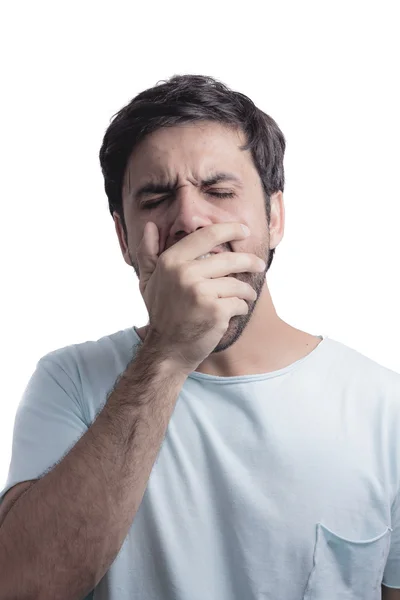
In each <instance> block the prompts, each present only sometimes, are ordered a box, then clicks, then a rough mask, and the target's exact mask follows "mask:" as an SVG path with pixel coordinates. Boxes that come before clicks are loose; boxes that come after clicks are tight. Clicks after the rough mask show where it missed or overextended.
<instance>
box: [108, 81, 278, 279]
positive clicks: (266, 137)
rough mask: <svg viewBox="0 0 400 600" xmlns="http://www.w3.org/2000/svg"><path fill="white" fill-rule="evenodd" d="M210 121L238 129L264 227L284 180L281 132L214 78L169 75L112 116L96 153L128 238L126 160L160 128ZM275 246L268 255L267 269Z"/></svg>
mask: <svg viewBox="0 0 400 600" xmlns="http://www.w3.org/2000/svg"><path fill="white" fill-rule="evenodd" d="M204 120H211V121H217V122H218V123H221V124H226V125H230V126H234V127H240V128H241V130H242V131H243V132H244V133H245V134H246V138H247V144H246V145H244V146H241V150H249V149H250V150H251V154H252V157H253V161H254V164H255V167H256V169H257V171H258V174H259V176H260V179H261V182H262V185H263V189H264V195H265V201H266V203H265V204H266V215H267V222H268V224H269V222H270V217H271V201H270V196H271V195H272V194H273V193H274V192H277V191H279V190H281V191H282V192H283V189H284V183H285V176H284V168H283V156H284V153H285V147H286V142H285V138H284V136H283V133H282V132H281V130H280V129H279V127H278V125H277V124H276V122H275V121H274V119H272V118H271V117H270V116H268V115H267V114H265V113H264V112H263V111H262V110H260V109H259V108H257V107H256V106H255V104H254V103H253V102H252V100H250V98H248V97H247V96H245V95H244V94H241V93H240V92H235V91H233V90H231V89H229V88H228V87H227V86H226V85H224V84H223V83H221V82H219V81H218V80H216V79H214V78H213V77H208V76H203V75H174V76H173V77H171V78H170V79H169V80H167V81H161V82H159V83H157V84H156V85H155V86H154V87H152V88H149V89H147V90H145V91H143V92H141V93H140V94H138V95H137V96H136V97H135V98H133V99H132V100H131V101H130V102H129V104H127V105H126V106H124V107H123V108H122V109H121V110H120V111H119V112H117V113H116V114H115V115H113V117H112V121H111V124H110V125H109V126H108V128H107V130H106V133H105V135H104V138H103V143H102V146H101V149H100V154H99V158H100V165H101V169H102V172H103V176H104V188H105V192H106V194H107V197H108V204H109V210H110V213H111V216H112V215H113V212H114V211H115V212H117V213H118V215H119V216H120V218H121V221H122V225H123V229H124V232H125V236H126V238H127V231H126V223H125V219H124V214H123V206H122V185H123V180H124V174H125V169H126V166H127V162H128V159H129V157H130V155H131V153H132V151H133V149H134V147H135V146H136V144H138V143H139V142H140V141H141V140H142V139H143V138H144V137H145V136H146V135H148V134H149V133H152V132H153V131H155V130H156V129H159V128H160V127H172V126H176V125H179V124H181V123H187V122H193V121H204ZM274 253H275V248H273V249H272V250H271V251H270V257H269V262H268V265H267V270H268V269H269V267H270V266H271V263H272V259H273V256H274Z"/></svg>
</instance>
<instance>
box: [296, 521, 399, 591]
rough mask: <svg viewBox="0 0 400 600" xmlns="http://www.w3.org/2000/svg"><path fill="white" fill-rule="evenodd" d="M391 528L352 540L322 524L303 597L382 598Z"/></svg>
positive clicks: (318, 529)
mask: <svg viewBox="0 0 400 600" xmlns="http://www.w3.org/2000/svg"><path fill="white" fill-rule="evenodd" d="M391 531H393V530H392V529H391V528H390V527H387V528H386V529H385V531H384V532H383V533H381V534H380V535H378V536H377V537H374V538H371V539H368V540H361V541H355V540H348V539H345V538H342V537H340V536H338V535H336V534H335V533H333V531H330V530H329V529H328V528H327V527H325V526H324V525H322V524H321V523H318V525H317V537H316V543H315V548H314V559H313V568H312V570H311V573H310V577H309V579H308V583H307V587H306V591H305V594H304V596H303V600H345V599H346V600H350V599H351V600H378V599H380V598H381V581H382V577H383V572H384V569H385V565H386V561H387V557H388V554H389V549H390V536H391Z"/></svg>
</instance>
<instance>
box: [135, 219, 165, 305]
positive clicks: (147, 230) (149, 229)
mask: <svg viewBox="0 0 400 600" xmlns="http://www.w3.org/2000/svg"><path fill="white" fill-rule="evenodd" d="M159 240H160V234H159V231H158V227H157V225H156V224H155V223H153V222H152V221H148V222H147V223H146V225H145V227H144V230H143V237H142V239H141V241H140V243H139V246H138V247H137V250H136V258H137V261H138V265H139V274H140V284H139V287H140V291H141V293H142V294H143V292H144V290H145V289H146V286H147V283H148V281H149V279H150V277H151V276H152V274H153V273H154V270H155V268H156V264H157V260H158V253H159Z"/></svg>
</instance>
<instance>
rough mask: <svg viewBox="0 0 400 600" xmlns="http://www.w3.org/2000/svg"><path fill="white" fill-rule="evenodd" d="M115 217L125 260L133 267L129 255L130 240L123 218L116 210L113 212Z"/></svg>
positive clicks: (116, 229)
mask: <svg viewBox="0 0 400 600" xmlns="http://www.w3.org/2000/svg"><path fill="white" fill-rule="evenodd" d="M113 219H114V224H115V231H116V233H117V236H118V242H119V247H120V248H121V252H122V256H123V257H124V261H125V262H126V264H127V265H129V266H130V267H132V263H131V258H130V256H129V248H128V240H127V239H126V236H125V231H124V227H123V225H122V219H121V217H120V216H119V214H118V213H117V212H116V211H114V212H113Z"/></svg>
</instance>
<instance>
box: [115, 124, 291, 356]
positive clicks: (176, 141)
mask: <svg viewBox="0 0 400 600" xmlns="http://www.w3.org/2000/svg"><path fill="white" fill-rule="evenodd" d="M245 141H246V140H245V136H244V134H243V133H242V132H240V131H237V130H233V129H230V128H227V127H225V126H222V125H220V124H219V123H215V122H212V121H202V122H199V123H190V124H184V125H180V126H176V127H165V128H161V129H158V130H157V131H155V132H154V133H152V134H150V135H148V136H147V137H146V138H144V139H143V140H142V141H141V142H140V143H139V144H138V145H137V146H136V148H135V149H134V151H133V153H132V155H131V156H130V159H129V161H128V164H127V168H126V172H125V178H124V185H123V191H122V196H123V209H124V215H125V222H126V227H127V232H128V239H127V240H126V241H125V239H124V234H123V230H122V225H121V222H120V219H119V217H118V215H116V213H114V220H115V222H116V228H117V234H118V237H119V241H120V245H121V249H122V252H123V255H124V258H125V261H126V262H127V263H128V264H131V265H132V266H133V268H134V270H135V272H136V275H137V276H138V278H140V273H139V266H138V263H137V261H136V247H137V246H138V244H139V243H140V240H141V238H142V236H143V230H144V227H145V225H146V223H147V221H153V222H154V223H155V224H156V225H157V227H158V229H159V235H160V245H159V255H160V254H162V253H163V252H164V251H165V250H167V249H168V248H170V247H171V246H173V245H174V244H175V243H177V242H178V241H179V240H180V239H182V238H183V237H185V236H187V235H190V233H192V232H194V231H196V229H199V228H201V227H205V226H207V225H212V224H214V223H224V222H232V221H237V222H241V223H244V224H245V225H247V226H248V227H249V228H250V231H251V235H250V236H249V237H248V238H247V239H245V240H242V241H232V242H227V243H225V244H222V245H221V246H220V247H221V248H222V249H223V250H224V251H227V252H251V253H253V254H256V255H257V256H259V257H260V258H262V259H263V260H264V261H265V262H266V263H268V259H269V230H268V223H267V217H266V210H265V198H264V193H263V188H262V184H261V180H260V177H259V175H258V173H257V170H256V168H255V166H254V164H253V161H252V157H251V153H250V151H248V150H247V151H243V150H240V148H239V147H240V146H241V145H243V144H244V143H245ZM217 172H218V173H221V172H222V173H229V174H232V175H234V177H235V178H236V180H229V179H227V180H225V181H220V182H219V183H213V184H207V185H204V184H203V183H202V182H203V181H204V180H207V179H210V178H211V177H212V176H213V175H214V174H215V173H217ZM148 183H153V184H157V185H160V186H165V187H166V188H168V186H170V187H171V188H172V189H170V191H168V190H167V189H166V190H165V191H158V192H155V191H151V192H146V193H144V194H142V195H140V196H139V195H138V191H139V190H140V188H142V186H143V185H145V184H148ZM223 193H226V194H229V196H227V197H221V196H217V195H216V194H223ZM279 193H280V192H279ZM156 203H158V204H156ZM205 260H207V259H205ZM229 276H230V277H236V278H237V279H239V280H241V281H245V282H247V283H250V285H251V286H252V287H253V288H254V289H255V290H256V292H257V300H255V301H254V302H251V303H249V304H250V310H249V312H248V313H247V314H246V315H238V316H235V317H233V318H232V319H231V321H230V325H229V328H228V330H227V332H226V334H225V335H224V336H223V338H222V340H221V342H220V343H219V344H218V346H217V348H215V350H214V352H218V351H221V350H225V349H226V348H228V347H229V346H231V345H232V344H233V343H234V342H235V341H236V340H237V339H238V338H239V336H240V335H241V333H242V331H243V330H244V328H245V327H246V325H247V323H248V322H249V320H250V318H251V314H252V312H253V310H254V308H255V306H256V303H257V301H258V298H259V296H260V294H261V292H262V289H263V286H264V283H265V272H264V273H233V274H231V275H229Z"/></svg>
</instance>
